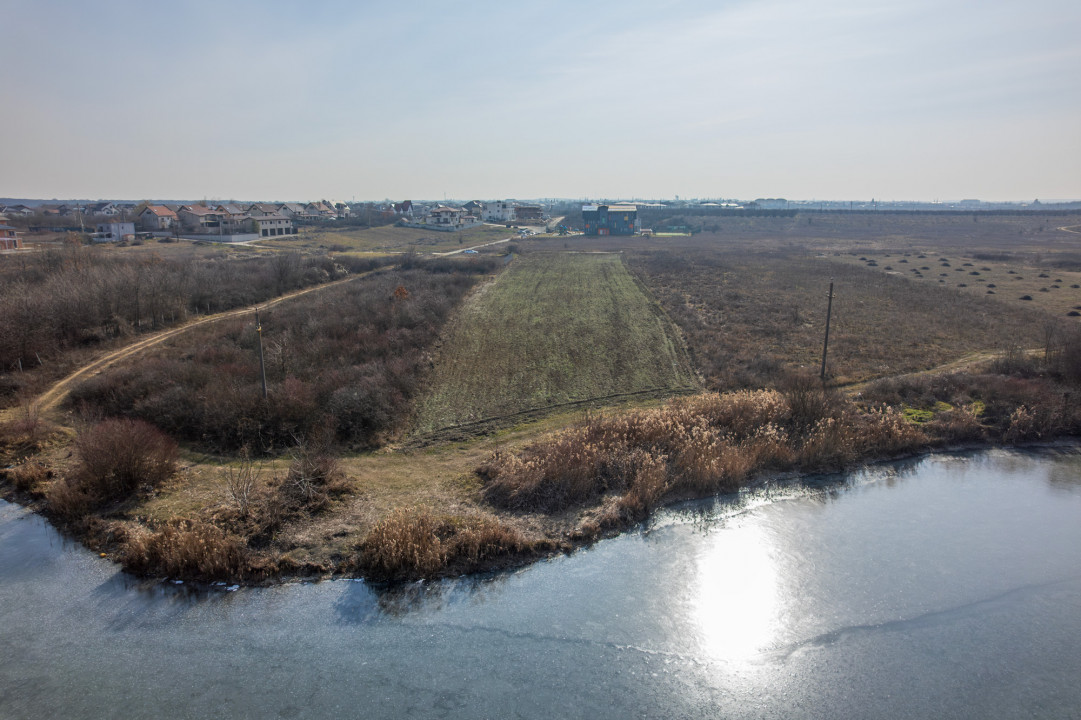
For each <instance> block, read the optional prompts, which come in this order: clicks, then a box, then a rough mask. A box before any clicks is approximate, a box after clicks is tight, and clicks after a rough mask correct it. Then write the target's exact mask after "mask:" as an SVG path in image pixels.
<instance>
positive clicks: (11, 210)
mask: <svg viewBox="0 0 1081 720" xmlns="http://www.w3.org/2000/svg"><path fill="white" fill-rule="evenodd" d="M4 214H5V215H7V216H8V217H17V216H22V217H30V216H31V215H33V214H34V208H32V207H27V206H26V205H8V206H7V207H6V208H4Z"/></svg>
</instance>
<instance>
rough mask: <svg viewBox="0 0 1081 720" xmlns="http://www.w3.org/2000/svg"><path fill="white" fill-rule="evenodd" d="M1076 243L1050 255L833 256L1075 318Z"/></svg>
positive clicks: (1080, 267)
mask: <svg viewBox="0 0 1081 720" xmlns="http://www.w3.org/2000/svg"><path fill="white" fill-rule="evenodd" d="M1079 240H1081V238H1079ZM1078 246H1079V251H1078V252H1059V253H1054V254H1046V253H1012V252H988V251H968V252H966V253H963V254H956V253H943V252H935V251H928V252H893V253H889V252H871V251H867V252H863V253H855V252H850V253H847V254H845V255H842V256H840V257H839V258H837V259H838V260H842V261H845V262H849V263H852V264H857V265H862V266H863V267H866V268H870V269H874V270H876V271H878V272H882V273H886V274H888V275H894V276H901V277H904V278H907V279H908V280H911V281H913V282H915V283H916V284H919V285H924V284H931V285H939V286H941V287H949V288H955V289H957V290H959V291H960V292H962V293H964V294H966V295H974V296H993V297H994V299H996V300H998V301H1000V302H1003V303H1006V304H1008V305H1016V306H1028V307H1035V308H1037V309H1039V310H1042V311H1044V312H1046V313H1048V314H1049V315H1051V316H1053V317H1056V318H1061V319H1062V320H1063V321H1066V320H1067V319H1071V321H1072V322H1078V319H1081V242H1079V243H1078ZM1074 318H1076V319H1074Z"/></svg>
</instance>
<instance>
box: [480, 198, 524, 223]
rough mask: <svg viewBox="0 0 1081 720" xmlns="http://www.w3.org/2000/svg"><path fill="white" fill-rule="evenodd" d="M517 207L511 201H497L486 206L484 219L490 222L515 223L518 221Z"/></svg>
mask: <svg viewBox="0 0 1081 720" xmlns="http://www.w3.org/2000/svg"><path fill="white" fill-rule="evenodd" d="M516 210H517V207H516V206H515V204H514V203H512V202H511V201H510V200H497V201H496V202H490V203H487V204H486V205H485V206H484V219H485V220H488V221H489V222H501V223H506V222H514V221H515V220H517V219H518V216H517V213H516Z"/></svg>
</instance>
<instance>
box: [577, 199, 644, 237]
mask: <svg viewBox="0 0 1081 720" xmlns="http://www.w3.org/2000/svg"><path fill="white" fill-rule="evenodd" d="M582 220H583V221H584V223H585V234H586V235H634V234H636V233H638V232H640V231H641V229H642V225H641V221H639V219H638V207H637V206H635V205H583V206H582Z"/></svg>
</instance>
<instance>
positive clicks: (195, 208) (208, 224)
mask: <svg viewBox="0 0 1081 720" xmlns="http://www.w3.org/2000/svg"><path fill="white" fill-rule="evenodd" d="M176 217H177V219H178V220H179V221H180V227H182V228H184V230H186V231H188V232H193V233H198V234H205V235H219V234H221V233H222V226H221V219H222V218H221V213H220V212H218V211H217V210H215V209H213V208H208V207H206V206H205V205H181V206H180V207H179V208H178V209H177V211H176Z"/></svg>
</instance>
